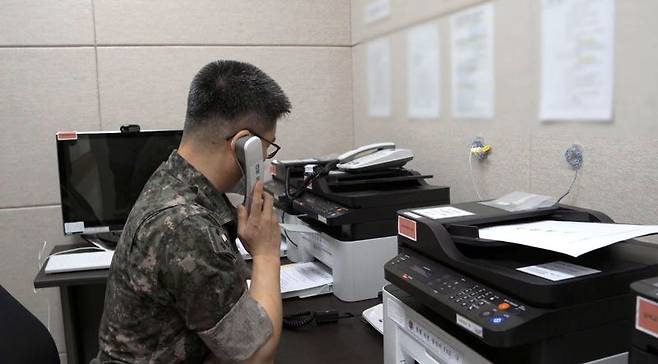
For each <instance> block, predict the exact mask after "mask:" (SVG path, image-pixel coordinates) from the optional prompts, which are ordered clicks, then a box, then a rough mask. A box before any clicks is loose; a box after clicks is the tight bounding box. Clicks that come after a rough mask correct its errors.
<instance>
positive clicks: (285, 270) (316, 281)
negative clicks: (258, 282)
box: [247, 262, 334, 298]
mask: <svg viewBox="0 0 658 364" xmlns="http://www.w3.org/2000/svg"><path fill="white" fill-rule="evenodd" d="M280 283H281V297H282V298H289V297H302V298H303V297H309V296H315V295H320V294H325V293H332V292H333V283H334V277H333V276H332V275H331V272H330V271H329V269H328V268H327V267H325V266H324V265H323V264H322V263H320V262H308V263H292V264H285V265H282V266H281V276H280ZM250 285H251V280H247V286H250Z"/></svg>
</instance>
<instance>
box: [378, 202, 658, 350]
mask: <svg viewBox="0 0 658 364" xmlns="http://www.w3.org/2000/svg"><path fill="white" fill-rule="evenodd" d="M445 207H448V208H449V209H452V210H451V211H458V212H459V211H460V212H462V213H457V214H452V215H450V214H448V215H446V216H447V217H441V216H440V214H435V215H436V216H434V215H430V216H431V217H428V216H424V215H421V214H419V213H417V212H418V210H417V209H402V210H400V211H399V212H398V224H397V225H398V242H399V254H398V255H397V256H396V257H395V258H393V259H392V260H390V261H389V262H387V263H386V265H385V277H386V280H388V281H389V282H391V283H392V284H393V285H394V286H391V287H389V288H387V289H386V290H385V299H384V311H385V315H386V317H388V318H389V320H388V321H389V323H388V328H389V331H388V333H387V332H386V326H385V337H386V335H389V338H387V339H386V345H387V347H386V348H385V359H386V360H385V361H386V362H387V363H398V362H399V360H402V359H400V355H403V354H404V350H401V349H400V347H399V346H400V345H404V343H405V342H407V343H409V340H407V341H404V340H402V338H404V337H407V339H409V338H413V337H414V336H413V335H411V333H412V332H413V330H412V331H410V329H409V326H410V325H411V326H412V327H415V328H418V327H419V326H417V325H416V326H414V325H415V324H418V323H420V321H419V320H418V317H417V316H418V315H416V316H414V318H413V320H412V319H411V318H408V316H409V315H405V312H406V311H405V310H412V311H413V312H415V313H418V312H423V314H422V315H420V316H422V317H423V319H422V320H424V321H423V322H422V323H421V324H422V325H424V327H430V326H432V325H433V326H432V327H435V328H438V329H440V330H441V333H440V334H437V333H436V330H434V331H435V333H434V334H432V335H431V338H432V340H429V338H430V334H428V335H425V334H423V335H421V336H420V338H421V339H422V338H428V340H429V342H430V344H432V343H433V345H434V346H436V344H437V343H439V344H438V345H439V347H440V348H442V349H441V350H443V353H444V355H445V353H451V355H456V357H459V358H460V360H462V361H461V362H478V363H480V362H482V363H491V362H493V363H583V362H589V361H594V360H600V359H606V360H608V361H601V362H600V363H603V362H606V363H623V362H625V360H626V352H628V351H629V349H630V332H631V328H632V325H633V318H634V315H633V310H632V302H633V301H634V297H633V295H631V292H630V289H629V286H630V284H631V282H633V281H636V280H639V279H643V278H647V277H652V276H655V275H657V274H658V247H656V246H654V245H652V244H650V243H644V242H641V241H638V240H634V239H631V240H627V241H624V242H621V243H617V244H613V245H610V246H607V247H605V248H601V249H598V250H594V251H591V252H589V253H586V254H583V255H580V256H578V257H572V256H569V255H566V254H563V253H558V252H554V251H550V250H544V249H538V248H533V247H529V246H523V245H518V244H510V243H506V242H502V241H495V240H487V239H482V238H480V234H479V230H480V229H481V228H485V227H491V226H498V225H503V224H518V223H525V222H536V221H543V220H556V221H577V222H590V223H596V222H602V223H613V221H612V219H610V218H609V217H608V216H607V215H605V214H603V213H601V212H598V211H593V210H586V209H582V208H576V207H569V206H562V205H553V206H550V207H544V208H535V209H529V210H523V211H516V212H509V211H505V210H503V209H500V208H496V207H491V206H487V205H485V204H482V203H479V202H470V203H462V204H455V205H450V206H445ZM528 267H537V268H541V269H535V270H532V269H527V268H528ZM542 269H543V271H547V270H548V271H549V272H550V271H551V270H554V272H553V273H556V272H557V273H560V274H561V275H562V276H564V277H567V278H564V277H562V278H559V279H555V278H551V277H550V274H541V273H532V272H533V271H535V272H541V271H542ZM528 272H531V273H528ZM558 275H559V274H558ZM386 297H388V299H386ZM387 303H388V305H387ZM414 307H415V308H416V309H412V308H414ZM391 315H392V316H391ZM391 317H393V318H396V320H391V319H390V318H391ZM409 317H411V316H409ZM410 320H412V321H410ZM414 320H415V321H414ZM396 322H397V323H396ZM405 332H406V334H405ZM405 335H407V336H405ZM396 338H400V340H396ZM421 339H419V340H411V341H413V342H414V343H416V344H418V343H423V342H424V341H423V340H425V339H422V340H421ZM425 343H426V344H427V342H425ZM414 345H415V344H414ZM428 345H429V344H428ZM427 347H428V348H429V347H430V346H427ZM428 350H430V349H428ZM441 350H439V352H441ZM430 351H431V350H430ZM466 358H470V359H469V360H466ZM444 359H445V358H444ZM420 361H422V360H420ZM448 362H450V361H448ZM454 362H459V361H454Z"/></svg>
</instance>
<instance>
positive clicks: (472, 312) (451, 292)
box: [386, 253, 538, 337]
mask: <svg viewBox="0 0 658 364" xmlns="http://www.w3.org/2000/svg"><path fill="white" fill-rule="evenodd" d="M386 269H387V271H389V272H391V273H393V274H394V275H395V276H396V278H398V279H401V280H402V281H403V282H404V284H405V285H410V286H412V287H414V288H415V289H417V290H421V291H422V292H423V293H424V296H425V297H427V298H428V299H430V300H432V303H433V306H435V304H436V303H441V304H442V306H443V307H442V310H439V311H440V313H443V314H444V316H445V317H446V318H447V319H449V320H451V321H453V322H455V321H457V322H456V323H457V324H458V325H460V322H459V319H458V316H461V317H462V318H467V319H468V320H470V321H472V322H471V323H473V324H475V326H476V327H478V326H479V332H478V329H476V330H474V331H473V332H474V333H476V335H478V336H480V337H482V335H486V329H488V330H491V331H503V330H507V329H510V328H512V327H515V326H518V325H521V324H523V322H525V321H526V320H528V319H530V318H531V317H534V316H536V315H537V314H538V312H533V311H535V310H536V309H535V308H531V307H528V306H526V305H524V304H522V303H520V302H518V301H516V300H514V299H512V298H510V297H509V296H507V295H505V294H504V293H501V292H499V291H497V290H494V289H491V288H489V287H487V286H485V285H484V284H481V283H478V282H476V281H474V280H472V279H470V278H468V277H466V276H464V275H463V274H460V273H458V272H456V271H454V270H452V269H450V268H448V267H446V266H444V265H441V264H437V263H435V262H430V261H428V260H425V259H422V258H420V257H417V256H410V255H408V254H405V253H400V254H399V255H398V256H396V257H395V258H393V259H392V260H390V261H389V262H388V263H387V264H386ZM387 279H388V278H387ZM388 280H389V281H391V279H388ZM393 283H394V284H395V282H393ZM396 285H397V284H396ZM400 288H403V289H404V287H400ZM434 308H438V307H434ZM455 314H456V315H458V316H457V318H456V315H455ZM461 326H463V325H461ZM483 328H484V329H485V330H483ZM469 331H472V330H469Z"/></svg>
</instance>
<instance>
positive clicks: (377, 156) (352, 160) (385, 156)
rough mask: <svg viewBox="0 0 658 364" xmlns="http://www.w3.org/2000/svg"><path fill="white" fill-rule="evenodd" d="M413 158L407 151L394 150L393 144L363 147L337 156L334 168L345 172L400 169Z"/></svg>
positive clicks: (410, 152) (412, 154) (411, 153)
mask: <svg viewBox="0 0 658 364" xmlns="http://www.w3.org/2000/svg"><path fill="white" fill-rule="evenodd" d="M413 158H414V153H413V152H412V151H411V150H409V149H396V148H395V143H390V142H388V143H376V144H368V145H364V146H362V147H360V148H357V149H354V150H350V151H348V152H345V153H343V154H341V155H339V156H338V158H337V159H338V164H337V165H336V167H337V168H338V169H339V170H341V171H345V172H352V173H358V172H366V171H371V170H375V169H385V168H394V167H402V166H403V165H405V164H406V163H407V162H409V161H410V160H412V159H413Z"/></svg>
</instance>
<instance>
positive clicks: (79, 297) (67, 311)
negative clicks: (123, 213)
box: [34, 244, 384, 364]
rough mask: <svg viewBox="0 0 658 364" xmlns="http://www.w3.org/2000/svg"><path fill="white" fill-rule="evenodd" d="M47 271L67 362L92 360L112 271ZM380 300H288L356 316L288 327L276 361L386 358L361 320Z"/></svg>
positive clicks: (45, 283) (291, 305) (292, 306)
mask: <svg viewBox="0 0 658 364" xmlns="http://www.w3.org/2000/svg"><path fill="white" fill-rule="evenodd" d="M81 246H86V245H83V244H79V245H62V246H56V247H55V248H53V250H52V251H51V252H50V254H52V253H56V252H58V251H62V250H67V249H72V248H77V247H81ZM285 262H288V261H287V260H285ZM43 270H44V267H41V270H39V273H37V276H36V277H35V278H34V287H35V288H46V287H58V288H59V289H60V295H61V301H62V311H63V312H62V317H63V319H64V334H65V338H66V351H67V355H68V362H69V363H72V364H75V363H89V360H91V359H92V358H93V357H94V356H96V353H97V351H98V326H99V324H100V319H101V316H102V315H103V301H104V298H105V282H106V280H107V277H108V274H109V270H108V269H99V270H93V271H83V272H70V273H56V274H46V273H45V272H44V271H43ZM380 302H381V299H371V300H366V301H360V302H342V301H340V300H339V299H338V298H336V296H334V295H323V296H317V297H311V298H304V299H300V298H290V299H286V300H284V301H283V312H284V315H285V314H291V313H297V312H302V311H322V310H329V309H335V310H338V311H339V312H341V313H345V312H350V313H352V314H354V315H355V316H356V317H354V318H349V319H342V320H339V321H338V323H334V324H325V325H320V326H316V325H315V324H311V325H309V326H308V327H305V328H301V329H297V330H283V334H282V336H281V342H280V344H279V350H278V352H277V359H276V362H277V363H308V362H313V363H382V362H383V361H384V351H383V350H384V348H383V341H382V336H381V335H380V334H379V333H378V332H377V331H375V329H374V328H372V327H371V326H370V325H369V324H367V323H364V322H362V321H361V319H360V317H361V312H362V311H363V310H365V309H366V308H368V307H371V306H374V305H376V304H377V303H380Z"/></svg>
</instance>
